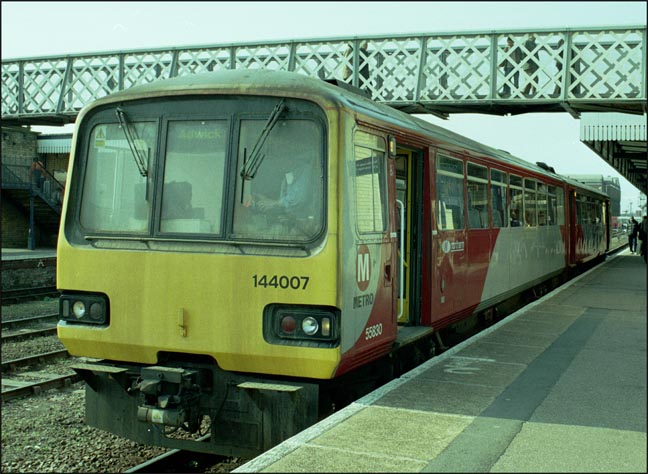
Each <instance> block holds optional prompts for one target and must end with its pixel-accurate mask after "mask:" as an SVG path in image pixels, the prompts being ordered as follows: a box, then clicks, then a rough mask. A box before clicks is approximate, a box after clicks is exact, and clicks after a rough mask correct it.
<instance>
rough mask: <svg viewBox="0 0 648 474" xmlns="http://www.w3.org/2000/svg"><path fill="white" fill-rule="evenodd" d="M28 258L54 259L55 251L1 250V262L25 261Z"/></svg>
mask: <svg viewBox="0 0 648 474" xmlns="http://www.w3.org/2000/svg"><path fill="white" fill-rule="evenodd" d="M30 258H38V259H41V258H56V249H36V250H29V249H5V248H3V249H2V260H27V259H30Z"/></svg>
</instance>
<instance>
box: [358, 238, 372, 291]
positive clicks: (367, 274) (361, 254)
mask: <svg viewBox="0 0 648 474" xmlns="http://www.w3.org/2000/svg"><path fill="white" fill-rule="evenodd" d="M370 279H371V255H369V248H368V247H367V246H366V245H361V246H359V247H358V257H357V261H356V281H357V282H358V288H359V289H360V291H365V290H366V289H367V288H368V287H369V280H370Z"/></svg>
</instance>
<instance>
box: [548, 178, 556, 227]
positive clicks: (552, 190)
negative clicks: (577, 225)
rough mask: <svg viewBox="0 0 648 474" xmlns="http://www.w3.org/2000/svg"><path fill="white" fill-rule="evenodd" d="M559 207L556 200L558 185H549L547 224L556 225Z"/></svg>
mask: <svg viewBox="0 0 648 474" xmlns="http://www.w3.org/2000/svg"><path fill="white" fill-rule="evenodd" d="M557 213H558V207H557V202H556V187H555V186H547V225H556V224H557V221H556V215H557Z"/></svg>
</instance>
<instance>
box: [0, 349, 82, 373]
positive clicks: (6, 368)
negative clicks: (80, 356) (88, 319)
mask: <svg viewBox="0 0 648 474" xmlns="http://www.w3.org/2000/svg"><path fill="white" fill-rule="evenodd" d="M68 357H70V354H68V351H67V350H65V349H62V350H60V351H50V352H45V353H43V354H37V355H33V356H28V357H21V358H20V359H12V360H7V361H4V360H3V361H2V373H3V374H6V373H9V372H15V371H16V370H17V369H19V368H21V367H28V366H31V365H42V364H46V363H48V362H51V361H54V360H58V359H65V358H68Z"/></svg>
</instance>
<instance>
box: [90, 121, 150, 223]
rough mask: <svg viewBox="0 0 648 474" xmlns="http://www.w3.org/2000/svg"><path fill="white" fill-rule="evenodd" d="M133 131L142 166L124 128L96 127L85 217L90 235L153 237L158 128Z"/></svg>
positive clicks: (144, 125)
mask: <svg viewBox="0 0 648 474" xmlns="http://www.w3.org/2000/svg"><path fill="white" fill-rule="evenodd" d="M128 127H129V132H130V133H131V137H132V139H133V142H132V144H133V146H134V147H136V153H137V154H138V155H139V156H140V157H141V159H142V162H139V161H138V159H137V157H136V156H134V154H133V152H132V151H131V149H130V146H129V143H128V142H127V140H126V138H125V135H124V129H123V128H122V127H121V126H120V125H119V124H116V123H114V124H101V125H96V126H95V127H94V128H93V129H92V131H91V132H90V137H89V138H90V139H89V142H88V158H87V167H86V169H85V177H84V182H83V191H82V193H83V194H82V199H81V215H80V223H81V227H82V228H83V229H84V230H85V231H86V232H88V231H89V232H129V233H146V232H148V229H149V219H150V216H151V206H150V203H151V202H152V199H151V187H152V184H151V183H152V178H151V176H152V174H153V173H152V170H153V169H154V162H153V160H154V157H155V156H156V144H157V141H158V140H157V133H158V132H157V130H158V128H157V124H156V123H153V122H132V123H129V124H128ZM147 192H148V193H149V194H148V195H147Z"/></svg>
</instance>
